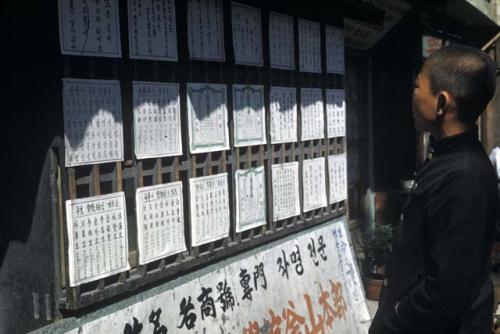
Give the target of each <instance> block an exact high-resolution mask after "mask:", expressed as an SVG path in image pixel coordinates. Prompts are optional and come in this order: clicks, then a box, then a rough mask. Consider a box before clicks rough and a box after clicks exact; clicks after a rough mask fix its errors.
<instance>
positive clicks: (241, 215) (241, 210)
mask: <svg viewBox="0 0 500 334" xmlns="http://www.w3.org/2000/svg"><path fill="white" fill-rule="evenodd" d="M264 174H265V173H264V167H263V166H262V167H257V168H250V169H245V170H243V169H239V170H237V171H236V173H235V176H234V177H235V184H236V187H235V188H236V189H235V190H236V232H242V231H245V230H248V229H251V228H254V227H257V226H261V225H265V224H266V181H265V175H264Z"/></svg>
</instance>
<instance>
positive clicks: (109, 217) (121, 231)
mask: <svg viewBox="0 0 500 334" xmlns="http://www.w3.org/2000/svg"><path fill="white" fill-rule="evenodd" d="M66 222H67V226H66V228H67V231H68V262H69V263H68V264H69V280H70V285H71V286H77V285H80V284H83V283H88V282H92V281H95V280H98V279H101V278H104V277H108V276H111V275H114V274H117V273H120V272H122V271H126V270H128V269H130V266H129V264H128V237H127V213H126V210H125V193H123V192H119V193H113V194H108V195H101V196H94V197H88V198H80V199H74V200H67V201H66Z"/></svg>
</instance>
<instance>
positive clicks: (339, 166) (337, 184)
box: [328, 153, 347, 204]
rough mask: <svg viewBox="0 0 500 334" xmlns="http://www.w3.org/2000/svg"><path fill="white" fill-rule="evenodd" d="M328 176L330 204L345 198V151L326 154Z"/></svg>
mask: <svg viewBox="0 0 500 334" xmlns="http://www.w3.org/2000/svg"><path fill="white" fill-rule="evenodd" d="M328 176H329V178H330V204H334V203H337V202H340V201H343V200H346V199H347V155H346V154H345V153H341V154H334V155H330V156H328Z"/></svg>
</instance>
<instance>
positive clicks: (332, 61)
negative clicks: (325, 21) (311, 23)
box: [325, 25, 345, 74]
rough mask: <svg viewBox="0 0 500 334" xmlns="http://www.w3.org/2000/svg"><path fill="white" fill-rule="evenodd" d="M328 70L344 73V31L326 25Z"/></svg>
mask: <svg viewBox="0 0 500 334" xmlns="http://www.w3.org/2000/svg"><path fill="white" fill-rule="evenodd" d="M325 46H326V72H327V73H339V74H344V71H345V60H344V31H343V30H341V29H339V28H334V27H332V26H328V25H327V26H325Z"/></svg>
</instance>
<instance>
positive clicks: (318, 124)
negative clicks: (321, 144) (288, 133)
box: [300, 88, 325, 141]
mask: <svg viewBox="0 0 500 334" xmlns="http://www.w3.org/2000/svg"><path fill="white" fill-rule="evenodd" d="M300 97H301V101H300V105H301V116H302V134H301V140H302V141H304V140H313V139H322V138H325V116H324V111H323V97H322V92H321V89H320V88H302V89H301V90H300Z"/></svg>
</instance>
